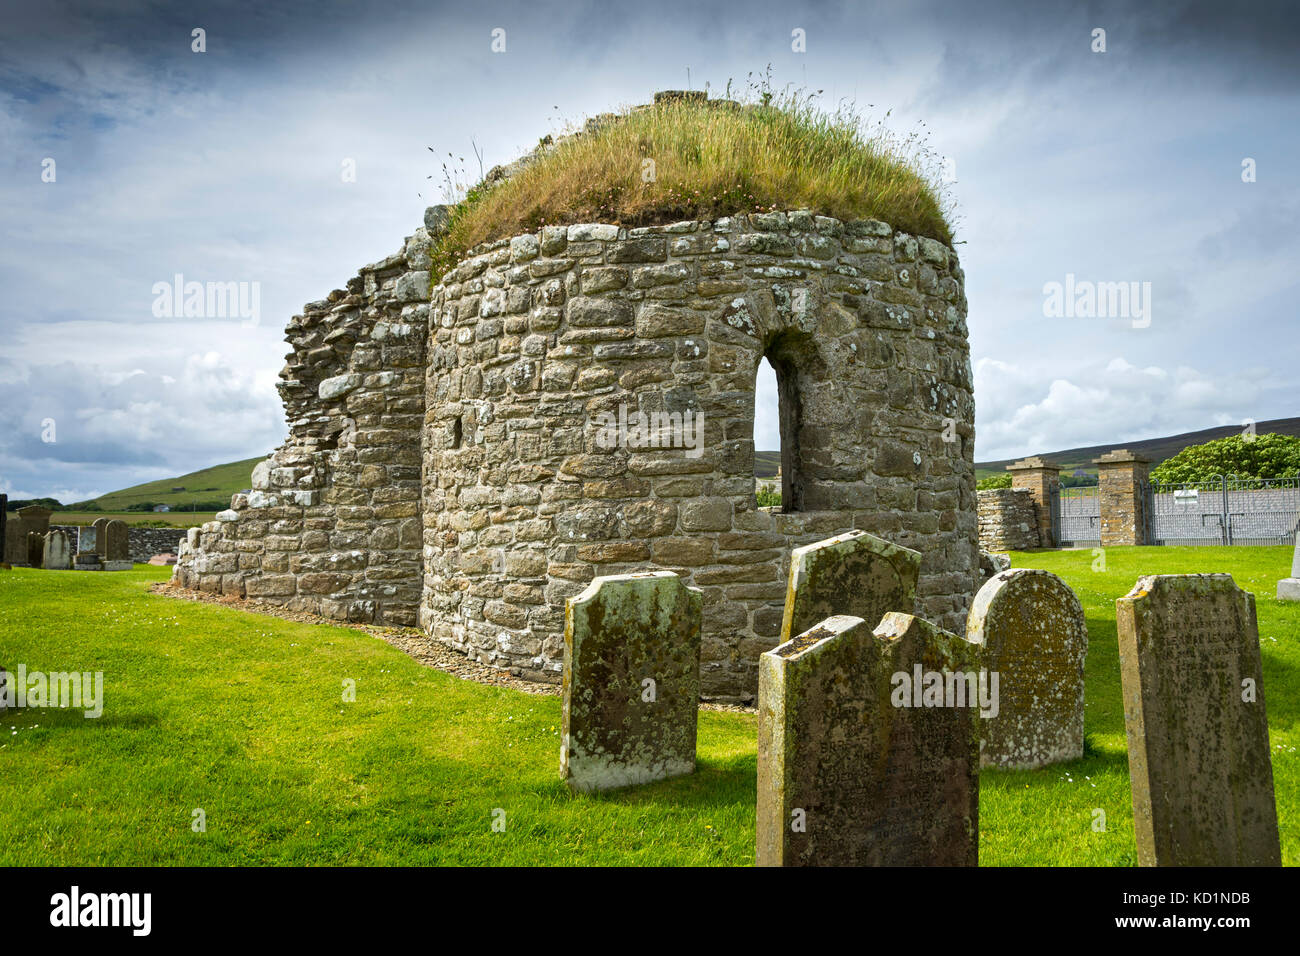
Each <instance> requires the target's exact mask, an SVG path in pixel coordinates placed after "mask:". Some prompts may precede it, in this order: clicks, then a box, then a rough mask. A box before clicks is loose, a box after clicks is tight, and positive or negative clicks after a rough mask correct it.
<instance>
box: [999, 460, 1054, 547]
mask: <svg viewBox="0 0 1300 956" xmlns="http://www.w3.org/2000/svg"><path fill="white" fill-rule="evenodd" d="M1007 471H1009V472H1011V487H1012V488H1028V489H1029V491H1030V493H1031V494H1032V496H1033V499H1034V511H1035V513H1036V514H1037V515H1038V544H1039V547H1043V548H1054V547H1056V545H1057V542H1058V538H1057V534H1056V532H1057V529H1056V525H1055V514H1054V512H1055V511H1056V509H1055V508H1054V507H1053V503H1054V499H1055V498H1056V497H1057V496H1058V495H1059V494H1060V493H1061V466H1060V465H1057V464H1053V463H1052V462H1050V461H1044V460H1043V459H1042V458H1039V457H1037V456H1034V457H1033V458H1022V459H1021V460H1020V461H1018V462H1016V463H1015V464H1011V465H1007Z"/></svg>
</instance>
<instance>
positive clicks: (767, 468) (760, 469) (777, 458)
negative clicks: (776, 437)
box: [754, 451, 781, 478]
mask: <svg viewBox="0 0 1300 956" xmlns="http://www.w3.org/2000/svg"><path fill="white" fill-rule="evenodd" d="M780 467H781V453H780V452H779V451H756V452H754V474H755V476H757V477H759V478H773V477H775V476H776V470H777V469H778V468H780Z"/></svg>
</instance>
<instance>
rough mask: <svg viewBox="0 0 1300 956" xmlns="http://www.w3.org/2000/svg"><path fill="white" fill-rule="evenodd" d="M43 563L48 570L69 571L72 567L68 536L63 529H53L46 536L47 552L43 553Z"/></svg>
mask: <svg viewBox="0 0 1300 956" xmlns="http://www.w3.org/2000/svg"><path fill="white" fill-rule="evenodd" d="M41 564H43V565H44V566H45V570H47V571H67V570H68V569H69V568H71V567H72V553H71V551H70V550H69V549H68V536H67V535H65V534H64V533H63V532H62V531H51V532H50V533H49V534H47V535H46V536H45V553H44V554H43V555H42V559H41Z"/></svg>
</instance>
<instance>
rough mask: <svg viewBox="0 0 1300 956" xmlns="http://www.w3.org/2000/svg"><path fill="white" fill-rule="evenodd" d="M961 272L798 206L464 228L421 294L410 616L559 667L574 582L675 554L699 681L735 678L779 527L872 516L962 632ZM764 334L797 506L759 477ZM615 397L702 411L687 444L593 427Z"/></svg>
mask: <svg viewBox="0 0 1300 956" xmlns="http://www.w3.org/2000/svg"><path fill="white" fill-rule="evenodd" d="M962 280H963V275H962V272H961V268H960V266H959V264H958V261H957V257H956V255H955V253H953V251H952V250H951V249H949V248H948V247H946V246H944V245H943V244H941V243H939V242H936V241H934V240H931V239H924V238H920V239H918V238H916V237H913V236H910V235H907V234H905V233H901V232H895V231H894V230H892V229H891V228H890V226H888V225H887V224H885V223H882V222H875V221H863V222H849V223H845V222H840V221H838V220H835V219H830V218H826V217H821V216H814V215H812V214H810V213H808V212H805V211H797V212H792V213H789V214H786V213H782V212H774V213H768V214H754V215H749V216H736V217H731V218H726V219H719V220H718V221H716V222H682V223H675V224H671V225H665V226H654V227H647V228H639V229H624V228H620V227H617V226H614V225H602V224H588V225H575V226H568V227H563V226H561V227H545V228H543V229H542V230H541V231H540V232H538V233H536V234H531V235H520V236H515V237H513V238H511V239H504V240H500V241H498V242H494V243H490V244H487V245H485V246H483V247H480V248H479V249H477V250H473V254H472V255H471V256H470V257H469V258H467V259H466V260H464V261H463V262H461V263H460V264H459V265H458V266H457V267H456V268H454V269H453V270H451V271H450V272H449V273H447V274H446V275H445V276H444V278H443V281H442V283H441V284H440V285H439V286H438V287H437V288H435V289H434V291H433V300H432V309H431V312H430V323H431V329H430V344H429V350H428V363H427V364H428V373H427V383H426V402H425V408H426V412H425V416H426V421H425V429H424V449H423V454H424V468H423V480H424V493H423V501H424V575H425V577H424V596H423V600H422V602H421V605H420V615H419V620H420V624H421V625H422V626H423V627H425V628H426V629H427V630H428V632H429V633H430V634H431V635H432V636H434V637H435V638H437V639H439V640H441V641H443V642H445V643H447V644H449V645H451V646H453V647H455V648H457V649H459V650H461V651H462V652H464V653H466V654H469V655H471V656H473V657H474V658H476V659H478V660H480V661H483V662H485V663H491V664H494V665H496V666H501V667H506V668H509V669H510V670H511V671H513V672H514V673H516V674H518V675H520V676H524V677H527V678H530V679H535V680H556V679H558V677H559V675H560V671H561V661H562V657H563V628H564V602H565V600H566V599H567V598H569V597H571V596H574V595H576V594H577V593H579V592H580V591H581V590H582V589H583V587H584V586H585V585H586V584H587V583H588V582H590V581H591V580H592V578H593V577H595V576H596V575H610V574H622V573H628V572H632V571H638V570H645V569H651V570H660V569H662V570H669V571H674V572H676V573H678V574H680V575H681V576H682V577H683V578H684V579H685V581H686V583H687V584H688V585H691V586H694V587H699V588H701V589H702V590H703V592H704V634H703V654H702V674H701V680H702V693H703V694H704V696H706V697H710V698H713V699H722V700H750V699H753V696H754V694H755V692H756V689H757V663H758V657H759V655H760V653H762V652H763V651H765V650H768V649H770V648H771V647H773V646H774V645H775V644H776V642H777V638H778V635H779V631H780V625H781V617H782V608H783V601H784V597H785V586H786V577H787V574H788V566H789V557H790V552H791V550H792V549H793V548H795V547H798V546H800V545H803V544H808V543H811V542H813V541H816V540H819V539H822V538H826V537H830V536H832V535H835V534H839V533H841V532H844V531H848V530H851V529H862V530H865V531H869V532H871V533H873V534H876V535H879V536H881V537H883V538H886V539H887V540H889V541H891V542H893V543H895V544H899V545H903V546H905V547H908V548H913V549H915V550H918V551H920V552H921V553H922V554H923V555H924V563H923V565H922V570H921V578H920V586H919V589H918V599H917V613H918V614H921V615H922V616H924V617H925V618H926V619H928V620H930V621H933V622H935V623H936V624H938V625H940V626H941V627H944V628H947V629H949V630H952V631H958V632H959V631H961V630H962V629H963V628H964V622H965V615H966V611H967V607H968V605H969V602H970V600H971V598H972V597H973V595H974V592H975V590H976V589H977V588H978V586H979V560H978V551H977V536H978V532H977V521H976V500H975V478H974V465H973V458H972V455H973V428H972V422H973V420H974V408H973V401H972V394H971V387H972V386H971V371H970V361H969V346H968V342H967V328H966V300H965V295H964V292H963V288H962ZM765 354H766V355H767V356H768V357H769V359H770V360H771V361H772V364H773V366H774V368H776V369H777V372H778V381H779V383H780V386H779V390H780V391H781V392H782V401H783V404H784V403H787V402H792V404H791V405H790V408H791V409H792V411H791V413H790V414H788V415H786V416H784V417H785V418H787V419H789V420H790V421H792V422H793V424H789V426H788V427H789V431H788V434H786V435H783V446H785V447H786V449H787V450H789V453H790V454H793V455H795V456H796V458H797V462H796V464H795V466H794V467H791V465H790V463H789V462H788V461H783V472H782V481H783V486H784V487H783V495H784V502H785V503H786V505H787V506H789V504H790V503H791V502H795V501H798V503H799V504H801V506H802V507H801V508H800V510H797V511H791V512H783V511H780V510H769V509H760V508H758V507H757V506H756V503H755V499H754V489H755V479H754V470H753V468H754V442H753V427H754V383H755V374H756V371H757V368H758V365H759V362H760V359H761V358H762V357H763V356H764V355H765ZM620 409H622V410H623V411H624V412H625V413H626V415H627V416H633V415H635V414H636V413H637V412H678V413H682V412H689V413H695V412H699V413H701V414H702V415H703V421H704V436H703V439H704V440H703V445H702V453H701V454H699V455H698V456H692V455H690V454H687V450H686V449H682V448H667V449H665V448H657V447H652V448H646V447H612V448H611V447H605V445H604V444H602V442H601V441H600V438H599V433H600V430H601V419H600V416H601V415H602V413H607V414H609V415H613V416H618V415H619V414H620ZM949 425H951V427H948V426H949ZM945 434H946V435H947V436H948V437H949V438H950V439H951V440H948V441H945V440H944V439H945ZM629 444H630V443H629Z"/></svg>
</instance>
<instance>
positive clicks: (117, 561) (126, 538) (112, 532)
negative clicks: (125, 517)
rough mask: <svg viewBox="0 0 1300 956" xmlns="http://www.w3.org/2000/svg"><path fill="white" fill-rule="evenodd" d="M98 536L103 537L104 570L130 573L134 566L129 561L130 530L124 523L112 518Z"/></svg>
mask: <svg viewBox="0 0 1300 956" xmlns="http://www.w3.org/2000/svg"><path fill="white" fill-rule="evenodd" d="M99 534H101V535H103V536H104V555H105V557H104V570H106V571H130V570H131V568H132V567H134V565H133V563H132V561H131V544H130V530H129V529H128V528H127V526H126V522H125V521H119V520H118V519H117V518H114V519H113V520H112V521H110V522H108V523H107V524H106V525H104V528H103V530H102V531H100V532H99Z"/></svg>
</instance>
